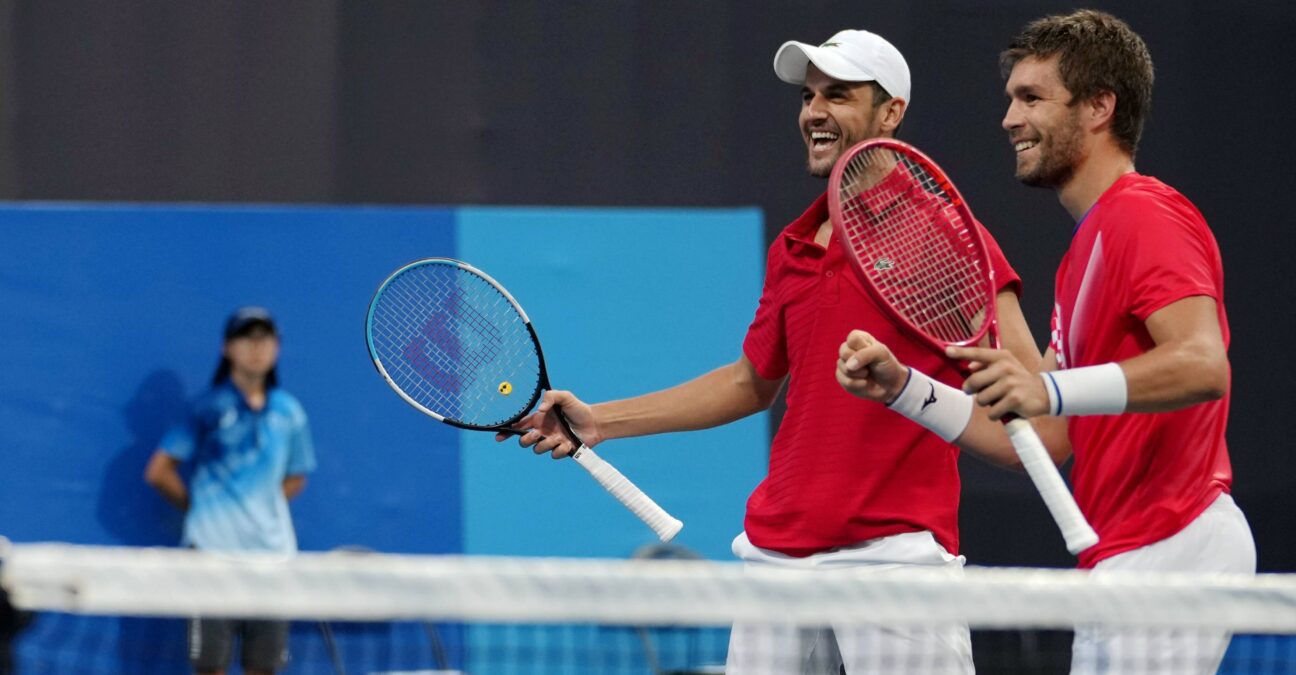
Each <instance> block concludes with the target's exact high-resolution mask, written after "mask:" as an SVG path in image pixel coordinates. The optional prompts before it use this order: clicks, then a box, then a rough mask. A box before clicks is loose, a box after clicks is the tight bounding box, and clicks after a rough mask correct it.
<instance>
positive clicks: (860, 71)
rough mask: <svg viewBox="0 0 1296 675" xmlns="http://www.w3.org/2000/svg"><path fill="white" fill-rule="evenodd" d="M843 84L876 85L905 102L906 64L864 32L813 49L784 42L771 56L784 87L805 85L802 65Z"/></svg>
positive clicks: (877, 38)
mask: <svg viewBox="0 0 1296 675" xmlns="http://www.w3.org/2000/svg"><path fill="white" fill-rule="evenodd" d="M809 63H814V64H815V67H816V68H818V69H819V70H821V71H823V74H825V75H827V76H828V77H831V78H833V79H837V80H841V81H843V82H877V83H878V85H879V86H881V87H882V88H883V89H885V90H886V93H888V94H890V95H892V96H893V97H895V98H902V99H904V100H905V101H909V64H907V63H905V60H904V56H901V54H900V50H899V49H896V48H895V46H894V45H892V44H891V43H890V42H887V41H886V40H884V39H883V38H882V36H880V35H877V34H876V33H870V32H868V31H866V30H844V31H842V32H840V33H838V34H836V35H834V36H832V37H830V38H828V41H827V42H825V43H823V44H821V45H819V46H818V47H815V46H813V45H808V44H806V43H804V42H796V41H788V42H784V43H783V46H782V47H779V50H778V52H777V53H775V54H774V74H776V75H778V77H779V79H780V80H783V81H784V82H787V83H788V84H805V71H806V65H807V64H809Z"/></svg>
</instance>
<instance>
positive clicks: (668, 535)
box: [572, 445, 684, 541]
mask: <svg viewBox="0 0 1296 675" xmlns="http://www.w3.org/2000/svg"><path fill="white" fill-rule="evenodd" d="M572 459H574V460H576V463H577V464H580V465H581V466H583V467H585V470H586V471H589V472H590V475H591V476H594V480H596V481H598V482H599V484H600V485H602V486H603V488H604V489H606V490H607V491H608V492H610V493H612V496H613V497H616V498H617V501H619V502H621V503H622V504H624V505H625V507H626V508H627V509H630V512H631V513H633V514H635V515H636V516H639V520H642V521H644V524H646V525H647V526H648V527H651V528H652V530H653V532H656V533H657V536H658V537H659V538H660V539H661V540H662V541H670V540H671V539H674V538H675V535H676V534H679V531H680V529H681V528H683V527H684V523H682V522H680V521H679V519H677V518H675V517H673V516H671V514H669V513H666V511H665V510H664V509H663V508H662V507H660V506H658V505H657V502H654V501H653V500H652V498H650V497H649V496H648V495H646V494H644V491H643V490H640V489H639V488H638V487H637V486H636V485H635V484H634V483H631V482H630V479H628V478H626V477H625V476H623V475H622V474H621V472H620V471H617V470H616V467H614V466H612V465H611V464H608V463H607V462H606V461H604V460H603V458H602V457H599V456H598V455H596V454H594V451H593V450H590V449H589V448H588V447H586V446H584V445H582V446H581V447H580V448H579V449H577V450H576V452H574V453H572Z"/></svg>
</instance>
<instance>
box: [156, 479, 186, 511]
mask: <svg viewBox="0 0 1296 675" xmlns="http://www.w3.org/2000/svg"><path fill="white" fill-rule="evenodd" d="M148 484H149V485H151V486H153V489H155V490H157V491H158V494H160V495H162V497H163V498H164V499H166V500H167V501H168V502H170V503H171V505H172V506H174V507H176V508H177V509H180V510H181V511H188V510H189V488H188V487H186V486H185V483H184V479H183V478H181V477H180V475H179V474H177V473H175V472H171V473H169V474H168V473H160V474H157V475H152V474H151V475H150V476H149V478H148Z"/></svg>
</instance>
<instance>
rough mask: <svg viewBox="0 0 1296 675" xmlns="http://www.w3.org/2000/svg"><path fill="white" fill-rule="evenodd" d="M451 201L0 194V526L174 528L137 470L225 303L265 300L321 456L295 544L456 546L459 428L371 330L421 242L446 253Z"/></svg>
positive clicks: (206, 361)
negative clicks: (381, 362) (447, 424)
mask: <svg viewBox="0 0 1296 675" xmlns="http://www.w3.org/2000/svg"><path fill="white" fill-rule="evenodd" d="M451 223H452V213H451V211H449V210H446V209H365V208H355V209H323V208H272V207H264V208H246V207H147V206H145V207H102V206H93V207H88V206H61V205H53V206H17V207H7V208H4V209H0V312H3V322H2V323H0V372H2V373H4V376H3V377H0V448H2V449H3V450H2V451H0V534H3V535H5V536H8V537H10V538H11V539H14V540H16V541H32V540H64V541H72V542H80V543H123V544H173V543H175V542H176V541H177V540H178V537H179V525H180V518H179V514H177V513H175V512H174V510H173V509H171V508H170V507H169V506H167V505H166V504H165V503H164V502H163V501H162V500H161V498H159V497H157V496H156V495H155V494H154V493H153V492H152V490H151V489H150V488H148V487H147V486H145V485H144V484H143V482H142V480H141V475H142V471H143V468H144V463H145V462H146V460H147V458H148V456H149V454H150V453H151V452H152V451H153V449H154V447H155V445H156V443H157V441H158V438H159V437H160V435H161V434H162V432H163V430H164V429H165V427H166V425H167V424H169V423H170V421H171V420H172V419H174V417H175V415H176V414H177V413H178V412H179V410H180V408H181V405H182V402H183V401H184V400H185V399H186V398H189V397H192V396H194V395H196V394H197V393H199V392H200V391H202V389H203V388H204V387H205V386H206V385H207V381H208V378H209V377H210V375H211V371H212V368H213V367H214V366H215V363H216V360H217V357H218V354H219V349H220V343H221V334H220V331H221V328H222V324H223V321H224V317H225V316H226V315H227V314H228V312H229V311H230V310H231V309H232V308H233V307H235V306H237V305H240V304H262V305H265V306H267V307H270V308H271V309H272V310H273V311H274V312H275V314H276V315H277V317H278V319H279V322H280V328H281V331H282V333H283V353H282V360H281V363H280V372H281V377H282V381H283V384H284V386H285V388H286V389H288V390H289V391H292V392H293V393H294V394H296V395H297V396H298V397H299V398H300V399H301V400H302V402H303V404H304V405H305V407H306V410H307V412H308V414H309V415H310V418H311V423H312V429H313V432H314V437H315V442H316V446H317V452H318V455H319V470H318V472H317V473H316V474H315V475H314V476H313V477H312V480H311V483H310V485H309V486H308V487H307V489H306V492H305V493H304V494H303V495H302V496H301V497H300V498H299V499H298V500H297V501H296V502H295V503H294V505H293V510H294V514H295V518H296V521H297V529H298V532H299V534H300V539H301V545H302V547H303V548H307V549H329V548H333V547H335V546H341V545H360V546H367V547H372V548H378V549H383V550H388V551H421V552H435V551H458V550H460V549H461V539H462V538H461V532H460V523H461V518H460V513H459V509H460V505H461V499H460V494H459V465H458V457H459V453H458V448H457V438H458V436H457V434H455V433H453V432H452V431H451V430H449V429H447V428H444V427H443V425H440V424H437V423H435V422H433V421H432V420H430V419H427V418H426V417H423V416H422V415H419V414H418V413H417V412H415V411H413V410H412V409H409V408H408V407H407V406H405V404H403V403H401V402H400V401H399V399H397V398H396V396H395V395H394V394H392V393H391V392H390V391H389V390H388V389H387V387H386V385H384V384H383V383H382V381H381V380H380V379H379V378H378V377H377V375H376V374H375V372H374V369H373V366H372V365H371V364H370V362H369V360H368V358H367V356H366V353H365V349H364V343H363V320H364V309H365V307H366V305H367V303H368V301H369V296H370V294H371V293H372V291H373V289H374V288H375V287H376V286H377V284H378V282H379V281H381V280H382V278H383V276H384V275H385V274H386V273H387V272H388V271H389V270H391V269H392V268H394V267H395V266H397V265H398V264H400V263H402V262H405V261H406V260H407V259H409V258H410V257H412V255H413V254H412V253H411V252H412V251H420V252H425V253H430V254H441V255H445V254H449V253H451V252H452V251H453V249H454V240H453V235H454V231H453V228H452V226H451Z"/></svg>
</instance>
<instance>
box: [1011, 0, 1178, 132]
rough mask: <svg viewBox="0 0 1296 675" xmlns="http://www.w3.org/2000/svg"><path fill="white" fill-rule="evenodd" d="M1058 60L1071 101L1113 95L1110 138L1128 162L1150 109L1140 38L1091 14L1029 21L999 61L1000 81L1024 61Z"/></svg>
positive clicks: (1148, 73)
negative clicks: (1105, 93) (1119, 147)
mask: <svg viewBox="0 0 1296 675" xmlns="http://www.w3.org/2000/svg"><path fill="white" fill-rule="evenodd" d="M1054 55H1057V56H1058V57H1059V58H1058V70H1059V71H1060V72H1061V74H1062V84H1063V85H1065V86H1066V88H1067V90H1068V91H1070V92H1071V96H1072V98H1071V101H1072V103H1076V102H1079V101H1084V100H1087V99H1089V98H1092V97H1094V96H1097V95H1098V94H1100V93H1102V92H1104V91H1110V92H1112V93H1113V94H1115V95H1116V111H1115V113H1114V115H1113V118H1112V135H1114V136H1115V137H1116V141H1117V142H1118V143H1119V144H1120V146H1121V148H1122V149H1124V150H1125V151H1126V152H1128V153H1129V154H1130V155H1131V156H1133V155H1134V154H1135V153H1136V152H1137V151H1138V143H1139V137H1140V136H1142V135H1143V121H1144V119H1146V118H1147V116H1148V111H1149V110H1151V108H1152V80H1153V73H1152V56H1151V55H1150V54H1149V53H1148V49H1147V45H1146V44H1144V43H1143V38H1140V37H1139V36H1138V33H1135V32H1134V30H1133V29H1131V28H1130V27H1129V25H1128V24H1126V23H1125V22H1124V21H1121V20H1120V19H1117V18H1116V17H1114V16H1112V15H1110V14H1107V13H1105V12H1099V11H1095V10H1091V9H1082V10H1080V11H1078V12H1074V13H1072V14H1068V15H1066V16H1062V15H1054V16H1046V17H1044V18H1042V19H1037V20H1035V21H1032V22H1031V23H1030V24H1028V25H1027V26H1026V28H1025V29H1023V30H1022V32H1021V33H1020V34H1019V35H1017V37H1016V38H1014V39H1013V41H1012V43H1011V44H1009V45H1008V49H1006V50H1004V52H1003V53H1002V54H1000V55H999V69H1000V72H1001V73H1002V74H1003V77H1004V78H1005V79H1007V78H1008V76H1009V75H1011V74H1012V69H1013V66H1016V65H1017V63H1018V62H1019V61H1021V60H1022V59H1025V58H1027V57H1035V58H1040V59H1043V58H1049V57H1052V56H1054Z"/></svg>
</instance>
